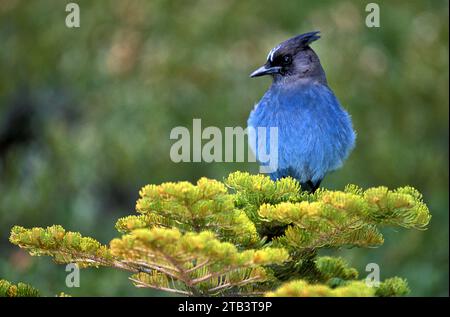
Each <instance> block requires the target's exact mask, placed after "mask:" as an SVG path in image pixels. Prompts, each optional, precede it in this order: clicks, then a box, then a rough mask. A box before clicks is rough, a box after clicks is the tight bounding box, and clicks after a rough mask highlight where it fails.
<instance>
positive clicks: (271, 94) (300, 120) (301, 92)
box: [248, 32, 355, 192]
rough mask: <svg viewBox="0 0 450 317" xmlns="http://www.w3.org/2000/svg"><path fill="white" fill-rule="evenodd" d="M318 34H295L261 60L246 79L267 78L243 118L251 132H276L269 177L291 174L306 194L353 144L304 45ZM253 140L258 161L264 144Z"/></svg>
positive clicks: (346, 120)
mask: <svg viewBox="0 0 450 317" xmlns="http://www.w3.org/2000/svg"><path fill="white" fill-rule="evenodd" d="M318 34H319V32H310V33H305V34H301V35H298V36H296V37H293V38H291V39H289V40H287V41H285V42H283V43H281V44H279V45H277V46H276V47H275V48H273V49H272V50H271V51H270V53H269V55H268V56H267V62H266V63H265V64H264V65H263V66H262V67H260V68H258V69H257V70H256V71H254V72H253V73H252V74H251V75H250V77H257V76H263V75H271V76H272V77H273V82H272V85H271V86H270V88H269V90H268V91H267V92H266V93H265V94H264V96H263V97H262V99H261V100H260V101H259V103H257V104H256V105H255V107H254V109H253V110H252V112H251V113H250V117H249V118H248V126H249V127H251V128H253V129H254V130H255V131H257V130H258V127H263V128H266V129H267V131H269V129H270V127H276V128H278V168H277V169H276V170H275V171H274V172H272V173H271V174H270V176H271V178H272V179H274V180H276V179H279V178H282V177H287V176H291V177H293V178H295V179H297V180H298V181H299V182H300V184H301V186H302V189H303V190H307V191H309V192H314V191H315V190H316V189H317V188H318V187H319V185H320V182H321V181H322V179H323V178H324V176H325V175H326V174H327V173H328V172H330V171H333V170H336V169H338V168H339V167H341V166H342V163H343V162H344V161H345V159H346V158H347V157H348V155H349V154H350V152H351V150H352V149H353V147H354V145H355V132H354V131H353V128H352V121H351V118H350V116H349V115H348V113H347V112H346V111H345V110H344V109H343V108H342V106H341V105H340V103H339V101H338V100H337V98H336V96H335V95H334V93H333V91H332V90H331V89H330V87H328V83H327V80H326V77H325V72H324V70H323V68H322V65H321V64H320V60H319V58H318V56H317V55H316V53H315V52H314V51H313V50H312V49H311V47H310V46H309V44H311V43H312V42H313V41H316V40H317V39H319V38H320V36H319V35H318ZM266 135H267V140H265V143H264V144H265V145H266V146H267V144H269V142H270V141H269V140H268V138H269V133H268V132H267V133H266ZM258 137H260V135H259V134H257V135H256V140H254V141H255V142H254V143H253V145H252V144H250V146H251V147H252V151H253V152H254V153H255V156H256V158H257V159H258V160H259V161H260V162H261V160H260V159H259V158H258V153H259V152H258V147H264V145H261V142H260V141H261V138H260V140H258ZM255 146H256V148H255Z"/></svg>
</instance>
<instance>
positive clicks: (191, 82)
mask: <svg viewBox="0 0 450 317" xmlns="http://www.w3.org/2000/svg"><path fill="white" fill-rule="evenodd" d="M68 2H69V1H57V0H53V1H51V0H42V1H25V0H0V43H1V49H0V278H6V279H8V280H11V281H14V282H18V281H24V282H27V283H31V284H33V285H34V286H36V287H37V288H39V289H40V290H41V291H42V293H43V294H44V295H53V294H56V293H59V292H61V291H64V292H67V293H69V294H72V295H112V296H115V295H130V296H131V295H161V293H155V292H152V291H150V290H143V289H135V288H134V287H133V286H132V285H131V283H130V282H129V281H128V280H127V276H128V274H127V273H124V272H117V271H114V270H110V269H98V270H96V269H89V270H86V271H82V273H81V287H80V288H78V289H69V288H66V286H65V283H64V281H65V276H66V274H67V273H66V272H65V271H64V266H58V265H55V264H53V263H52V262H51V260H50V259H48V258H32V257H30V256H28V255H27V254H25V253H24V252H23V251H21V250H19V249H18V248H17V247H13V246H12V245H11V244H10V243H9V242H8V236H9V230H10V228H11V227H12V226H13V225H16V224H18V225H22V226H26V227H31V226H47V225H52V224H61V225H63V226H64V227H65V228H66V229H68V230H72V231H80V232H81V233H82V234H83V235H88V236H93V237H95V238H97V239H98V240H100V241H101V242H102V243H107V242H108V241H109V240H110V239H112V238H113V237H114V236H115V235H116V232H115V229H114V224H115V221H116V219H117V218H118V217H121V216H124V215H127V214H132V213H133V212H134V203H135V200H136V198H137V195H138V190H139V188H140V187H141V186H143V185H145V184H147V183H160V182H163V181H176V180H189V181H196V180H197V179H198V178H199V177H201V176H207V177H211V178H218V179H222V178H223V177H225V176H226V175H228V173H229V172H232V171H235V170H238V169H240V170H247V171H251V172H257V167H256V165H255V164H244V163H242V164H238V163H233V164H230V163H227V164H225V163H211V164H206V163H182V164H175V163H172V162H171V160H170V158H169V150H170V146H171V144H172V143H173V141H171V140H170V139H169V133H170V131H171V129H172V128H173V127H175V126H186V127H188V128H189V129H191V128H190V127H191V126H192V119H193V118H201V119H202V124H203V126H217V127H220V128H223V127H226V126H243V127H245V126H246V120H247V116H248V114H249V112H250V110H251V109H252V107H253V105H254V103H255V102H257V101H258V100H259V98H260V97H261V96H262V94H263V93H264V91H265V90H266V89H267V87H268V85H269V83H270V79H269V78H265V79H257V80H255V79H249V77H248V75H249V73H250V72H251V71H252V70H254V69H255V68H256V67H257V66H259V65H261V64H263V63H264V62H265V57H266V55H267V53H268V51H269V50H270V49H271V48H272V47H273V46H275V45H276V44H278V43H279V42H281V41H283V40H285V39H287V38H289V37H291V36H294V35H296V34H299V33H303V32H307V31H312V30H320V31H321V32H322V39H320V40H319V41H318V42H316V43H314V44H313V48H314V49H315V50H316V52H317V53H318V54H319V56H320V58H321V60H322V64H323V66H324V68H325V70H326V73H327V76H328V81H329V84H330V86H331V87H332V88H333V89H334V91H335V93H336V95H337V96H338V98H339V99H340V100H341V102H342V104H343V105H344V106H345V107H346V108H347V109H348V111H349V112H350V113H351V115H352V117H353V120H354V126H355V129H356V131H357V132H358V139H357V147H356V149H355V151H354V152H353V154H352V155H351V157H350V159H349V160H348V161H347V163H346V164H345V166H344V168H343V169H341V170H339V171H337V172H335V173H333V174H332V175H329V176H328V177H327V178H326V179H325V181H324V183H323V186H324V187H328V188H333V189H342V188H343V186H345V184H347V183H355V184H358V185H360V186H362V187H364V188H366V187H369V186H377V185H386V186H389V187H390V188H395V187H398V186H403V185H407V184H409V185H412V186H414V187H416V188H418V189H419V190H420V191H421V192H422V193H423V195H424V199H425V201H426V202H427V204H428V205H429V208H430V210H431V213H432V215H433V218H432V221H431V224H430V227H429V229H428V230H426V231H415V230H410V231H409V230H401V229H398V230H397V229H396V230H393V229H386V230H385V231H384V232H385V234H386V235H385V240H386V242H385V245H384V246H382V247H380V248H378V249H370V250H367V249H361V250H359V249H351V250H339V251H337V252H335V253H336V254H342V255H344V256H345V257H346V258H347V259H348V260H349V261H350V263H352V264H353V265H354V266H355V267H356V268H358V269H359V271H360V272H361V274H362V276H365V274H366V273H365V271H364V270H365V266H366V264H367V263H370V262H375V263H378V264H379V265H380V267H381V277H382V278H386V277H389V276H392V275H399V276H402V277H406V278H407V279H408V281H409V284H410V286H411V288H412V294H411V295H423V296H432V295H434V296H447V295H448V265H449V263H448V250H449V245H448V241H449V240H448V238H449V237H448V229H449V224H448V220H449V219H448V214H449V198H448V197H449V196H448V180H449V169H448V141H449V130H448V127H449V125H448V114H449V113H448V111H449V98H448V97H449V95H448V82H449V72H448V70H449V66H448V2H447V1H445V0H442V1H439V0H433V1H395V2H394V1H376V2H377V3H378V4H379V6H380V9H381V27H380V28H367V27H366V26H365V17H366V14H367V13H366V12H365V5H366V4H367V3H368V2H370V1H360V0H356V1H320V2H319V1H298V0H296V1H276V2H274V1H261V0H251V1H238V0H235V1H232V0H226V1H225V0H223V1H209V0H203V1H181V0H180V1H166V0H164V1H162V0H151V1H139V0H130V1H124V0H117V1H113V0H111V1H110V0H102V1H88V0H79V1H74V2H76V3H78V4H79V6H80V9H81V27H80V28H78V29H69V28H67V27H66V26H65V18H66V14H67V13H66V12H65V6H66V3H68Z"/></svg>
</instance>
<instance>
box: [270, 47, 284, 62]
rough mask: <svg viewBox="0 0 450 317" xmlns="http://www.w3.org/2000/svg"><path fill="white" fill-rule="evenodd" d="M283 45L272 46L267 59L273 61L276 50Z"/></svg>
mask: <svg viewBox="0 0 450 317" xmlns="http://www.w3.org/2000/svg"><path fill="white" fill-rule="evenodd" d="M280 46H281V45H277V46H275V47H274V48H272V49H271V50H270V52H269V55H267V60H268V61H271V62H273V55H274V54H275V52H276V51H278V49H279V48H280Z"/></svg>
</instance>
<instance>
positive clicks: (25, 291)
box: [0, 279, 39, 297]
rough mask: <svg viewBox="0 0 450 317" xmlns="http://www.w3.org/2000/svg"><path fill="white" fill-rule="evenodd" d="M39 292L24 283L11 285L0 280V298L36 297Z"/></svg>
mask: <svg viewBox="0 0 450 317" xmlns="http://www.w3.org/2000/svg"><path fill="white" fill-rule="evenodd" d="M37 296H39V291H38V290H37V289H35V288H33V287H32V286H30V285H28V284H25V283H18V284H17V285H14V284H11V283H10V282H8V281H6V280H2V279H0V297H37Z"/></svg>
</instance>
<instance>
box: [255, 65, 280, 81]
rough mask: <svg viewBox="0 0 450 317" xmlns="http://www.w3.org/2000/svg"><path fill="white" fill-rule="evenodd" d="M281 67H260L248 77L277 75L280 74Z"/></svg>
mask: <svg viewBox="0 0 450 317" xmlns="http://www.w3.org/2000/svg"><path fill="white" fill-rule="evenodd" d="M280 70H281V67H280V66H273V67H270V66H268V65H267V64H266V65H263V66H261V67H260V68H258V69H257V70H255V71H254V72H253V73H251V74H250V77H252V78H253V77H259V76H264V75H269V74H278V73H280Z"/></svg>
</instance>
